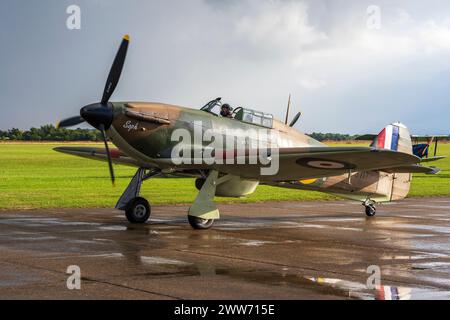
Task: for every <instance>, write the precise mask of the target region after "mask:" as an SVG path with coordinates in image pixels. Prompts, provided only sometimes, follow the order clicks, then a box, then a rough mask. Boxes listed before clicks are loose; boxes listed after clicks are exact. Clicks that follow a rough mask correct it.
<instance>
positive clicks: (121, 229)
mask: <svg viewBox="0 0 450 320" xmlns="http://www.w3.org/2000/svg"><path fill="white" fill-rule="evenodd" d="M99 229H101V230H107V231H126V230H127V227H125V226H120V225H117V226H106V227H100V228H99Z"/></svg>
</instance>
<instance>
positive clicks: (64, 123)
mask: <svg viewBox="0 0 450 320" xmlns="http://www.w3.org/2000/svg"><path fill="white" fill-rule="evenodd" d="M83 122H84V119H83V118H82V117H80V116H75V117H71V118H67V119H64V120H61V121H60V122H58V124H57V125H56V128H58V129H59V128H67V127H72V126H76V125H77V124H80V123H83Z"/></svg>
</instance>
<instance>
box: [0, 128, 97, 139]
mask: <svg viewBox="0 0 450 320" xmlns="http://www.w3.org/2000/svg"><path fill="white" fill-rule="evenodd" d="M0 140H24V141H100V140H101V134H100V132H98V131H97V130H94V129H65V128H59V129H57V128H55V127H54V126H53V125H51V124H48V125H44V126H41V127H40V128H30V129H29V130H25V131H21V130H19V129H17V128H12V129H10V130H7V131H2V130H0Z"/></svg>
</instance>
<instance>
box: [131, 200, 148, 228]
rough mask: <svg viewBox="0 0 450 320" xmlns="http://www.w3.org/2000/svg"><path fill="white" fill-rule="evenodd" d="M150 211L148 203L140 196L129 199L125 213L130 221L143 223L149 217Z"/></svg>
mask: <svg viewBox="0 0 450 320" xmlns="http://www.w3.org/2000/svg"><path fill="white" fill-rule="evenodd" d="M150 213H151V208H150V204H149V203H148V201H147V200H145V199H144V198H141V197H138V198H134V199H133V200H131V202H130V204H129V205H128V208H127V210H126V211H125V215H126V217H127V219H128V221H130V222H131V223H145V222H146V221H147V220H148V218H150Z"/></svg>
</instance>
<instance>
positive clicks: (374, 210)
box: [366, 204, 377, 217]
mask: <svg viewBox="0 0 450 320" xmlns="http://www.w3.org/2000/svg"><path fill="white" fill-rule="evenodd" d="M376 213H377V208H375V205H374V204H368V205H366V216H368V217H373V216H374V215H375V214H376Z"/></svg>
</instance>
